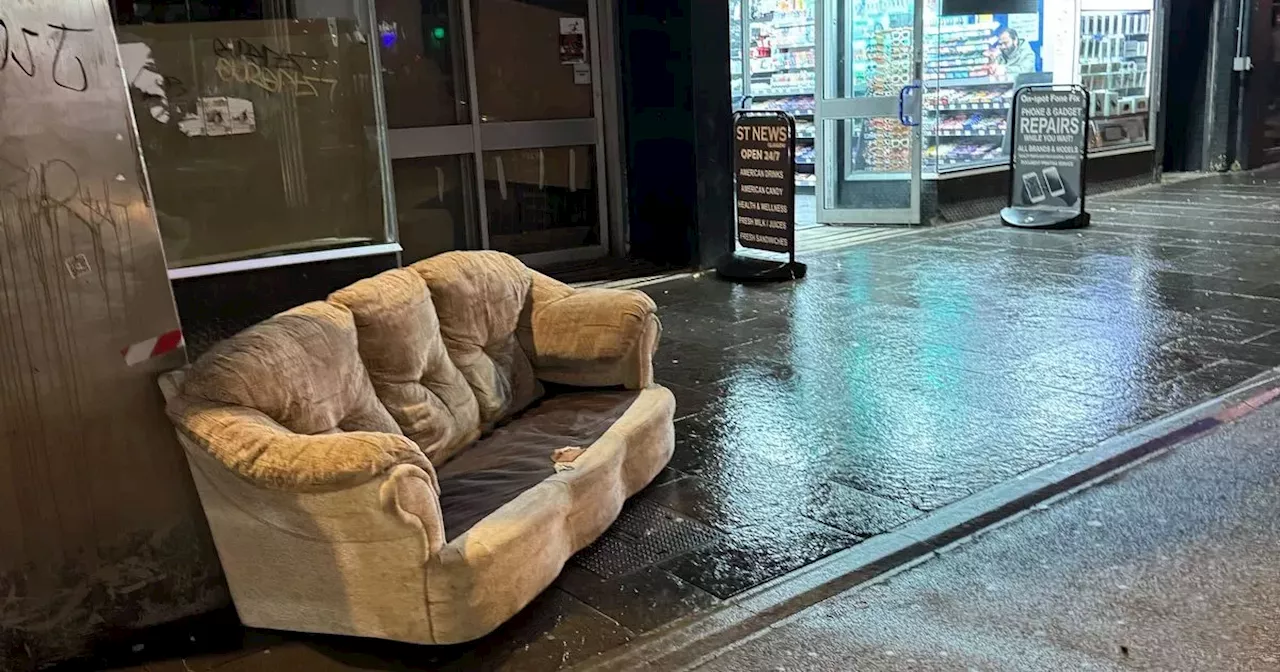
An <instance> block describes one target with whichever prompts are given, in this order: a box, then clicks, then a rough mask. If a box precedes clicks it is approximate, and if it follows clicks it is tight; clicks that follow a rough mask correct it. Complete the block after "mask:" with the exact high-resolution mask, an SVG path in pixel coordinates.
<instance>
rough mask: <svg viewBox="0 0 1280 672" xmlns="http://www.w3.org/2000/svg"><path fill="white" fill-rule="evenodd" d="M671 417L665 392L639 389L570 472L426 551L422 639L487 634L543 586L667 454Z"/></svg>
mask: <svg viewBox="0 0 1280 672" xmlns="http://www.w3.org/2000/svg"><path fill="white" fill-rule="evenodd" d="M674 414H675V397H673V396H672V394H671V392H670V391H669V390H667V389H666V388H663V387H657V386H654V387H648V388H645V389H643V390H640V391H639V394H638V395H637V396H636V397H635V399H634V401H632V402H631V403H629V404H626V408H625V411H624V412H623V414H622V416H621V417H619V418H618V419H617V421H616V422H613V423H612V425H611V426H610V427H609V428H608V429H607V430H606V431H605V433H604V434H603V435H602V436H600V438H598V439H596V441H595V442H594V443H593V444H591V445H590V446H589V447H587V449H586V451H585V452H583V453H582V454H581V455H580V456H578V458H577V459H576V460H574V462H573V469H572V470H568V471H561V472H559V473H555V474H552V475H550V476H547V477H546V478H543V479H542V480H541V481H539V482H538V483H536V484H535V485H533V487H531V488H529V489H527V490H524V491H523V492H521V493H520V494H519V495H517V496H516V497H515V499H512V500H511V501H509V502H507V503H506V504H503V505H502V506H500V507H498V509H497V510H496V511H494V512H492V513H490V514H488V515H487V516H485V517H484V518H483V519H481V520H479V521H478V522H476V523H475V524H474V525H472V526H471V527H470V528H469V529H467V530H466V531H464V532H462V533H461V534H457V536H455V537H454V538H452V539H450V540H449V541H448V543H446V544H445V545H444V547H443V548H442V549H440V551H439V552H437V553H435V554H433V555H432V556H431V557H430V558H429V559H428V560H427V565H426V575H427V605H428V609H429V611H430V614H431V625H432V641H434V642H436V643H440V644H450V643H456V642H463V641H467V640H471V639H476V638H478V637H481V636H483V635H485V634H486V633H489V632H492V631H493V629H494V628H496V627H498V626H499V625H500V624H502V623H503V622H504V621H506V620H507V619H508V618H511V616H513V615H515V614H516V613H517V612H519V611H520V610H521V609H523V608H524V607H525V606H526V605H528V604H529V602H531V601H532V600H533V598H534V597H536V596H537V595H538V593H540V592H542V591H543V590H545V589H546V587H547V586H549V585H551V583H552V581H554V580H555V578H556V576H558V575H559V574H560V570H561V569H562V568H563V567H564V563H565V562H566V561H567V560H568V559H569V557H570V556H572V555H573V554H574V553H576V552H578V551H580V550H582V549H583V548H585V547H586V546H587V545H588V544H590V543H591V542H593V541H595V540H596V539H597V538H599V536H600V535H601V534H602V533H603V532H604V531H605V529H607V528H608V527H609V524H610V523H612V522H613V521H614V520H615V519H617V517H618V512H619V511H621V510H622V504H623V502H625V501H626V499H627V497H630V496H631V495H633V494H635V493H636V492H638V491H639V490H640V489H641V488H643V487H644V486H645V485H647V484H648V483H649V482H650V481H652V480H653V477H654V476H656V475H657V474H658V472H659V471H661V470H662V467H663V466H665V465H666V464H667V461H668V460H670V459H671V452H672V449H673V448H674V446H675V425H674V424H673V422H672V418H673V416H674ZM557 443H559V442H557ZM468 452H470V450H468V451H464V452H463V453H462V454H463V455H466V454H467V453H468ZM549 461H550V459H549V458H548V462H549ZM445 466H446V467H447V466H448V464H446V465H445ZM442 480H443V478H442Z"/></svg>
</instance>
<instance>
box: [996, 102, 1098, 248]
mask: <svg viewBox="0 0 1280 672" xmlns="http://www.w3.org/2000/svg"><path fill="white" fill-rule="evenodd" d="M1012 121H1013V129H1012V132H1013V143H1012V144H1013V154H1012V156H1011V157H1010V172H1011V174H1010V186H1009V207H1007V208H1005V209H1004V210H1003V211H1001V213H1000V214H1001V218H1002V219H1003V220H1004V223H1005V224H1008V225H1010V226H1020V227H1025V228H1076V227H1082V226H1087V225H1088V223H1089V215H1088V213H1087V212H1085V209H1084V191H1085V169H1086V164H1087V161H1088V157H1087V156H1086V153H1085V148H1086V143H1087V136H1088V127H1089V94H1088V92H1087V91H1085V90H1084V89H1082V88H1080V87H1078V86H1052V85H1047V86H1043V87H1034V86H1031V87H1024V88H1022V89H1019V90H1018V92H1017V94H1016V95H1015V96H1014V105H1013V119H1012Z"/></svg>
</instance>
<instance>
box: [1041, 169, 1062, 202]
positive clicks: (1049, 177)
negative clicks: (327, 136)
mask: <svg viewBox="0 0 1280 672" xmlns="http://www.w3.org/2000/svg"><path fill="white" fill-rule="evenodd" d="M1041 172H1043V173H1044V181H1045V183H1046V184H1048V185H1049V194H1050V195H1051V196H1063V195H1065V194H1066V193H1067V185H1065V184H1063V183H1062V175H1061V174H1060V173H1059V172H1058V167H1057V166H1049V167H1048V168H1045V169H1044V170H1043V171H1041Z"/></svg>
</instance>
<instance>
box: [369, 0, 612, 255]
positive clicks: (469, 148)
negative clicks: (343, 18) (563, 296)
mask: <svg viewBox="0 0 1280 672" xmlns="http://www.w3.org/2000/svg"><path fill="white" fill-rule="evenodd" d="M376 2H377V0H372V1H371V2H370V5H371V6H372V5H376ZM454 2H455V3H456V5H455V6H456V7H457V9H458V13H459V14H460V15H461V24H462V25H461V26H460V28H461V31H460V32H461V33H462V35H463V39H462V53H461V54H459V55H460V56H461V57H462V61H463V64H462V65H463V67H462V68H461V69H460V70H461V73H458V74H463V75H464V76H465V77H466V84H467V86H466V89H467V91H466V96H465V103H466V105H467V106H468V108H469V110H470V119H469V120H468V122H467V123H460V124H453V125H446V126H421V127H415V128H393V129H389V130H388V131H387V155H388V163H390V161H394V160H397V159H411V158H425V157H441V156H466V155H470V156H471V159H472V166H473V171H474V172H473V175H474V177H473V179H474V182H472V183H471V185H470V189H469V190H468V192H469V193H470V194H474V198H467V206H468V208H471V207H473V204H474V208H475V213H474V214H475V216H474V217H473V218H470V219H471V221H472V222H474V224H475V225H476V226H475V229H476V231H477V232H478V240H474V241H469V242H471V243H473V244H474V245H475V246H477V247H479V248H480V249H486V250H487V249H490V241H489V238H490V232H489V212H488V207H487V194H486V193H485V189H484V184H485V163H484V153H485V152H488V151H503V150H518V149H551V148H557V147H579V146H588V147H590V148H591V149H592V150H593V152H594V157H595V180H594V185H593V188H594V189H595V190H596V195H597V199H596V210H597V218H596V221H597V224H596V226H597V229H598V237H599V241H600V242H599V243H597V244H595V245H589V246H586V247H576V248H568V249H561V250H551V251H547V252H536V253H531V254H526V255H520V259H521V261H523V262H525V263H527V264H530V265H541V264H547V263H554V262H557V261H574V260H581V259H594V258H599V257H603V256H606V255H607V254H608V252H609V249H610V243H611V235H610V234H611V227H610V225H609V223H610V221H611V220H612V218H611V217H610V208H609V204H610V193H612V191H614V187H615V185H614V183H613V181H611V180H610V179H609V178H610V176H611V174H612V173H613V172H614V171H611V170H610V169H609V167H610V166H611V165H613V163H614V162H616V161H617V157H616V156H614V154H613V153H612V152H609V151H607V150H608V147H607V143H606V139H605V132H604V129H605V119H606V116H607V110H606V106H605V104H604V96H603V93H602V89H603V88H604V86H605V82H604V80H605V78H606V77H612V74H613V73H612V72H605V71H604V69H603V68H602V67H601V63H602V60H603V57H602V54H601V50H602V44H606V43H607V44H612V43H613V42H612V40H613V36H612V33H610V34H609V35H605V34H604V33H603V32H602V28H603V27H604V26H605V25H608V24H604V23H602V21H601V17H600V7H599V2H600V0H587V17H586V19H587V47H588V50H589V59H588V63H589V64H590V66H591V99H592V115H591V116H590V117H580V118H573V119H549V120H540V121H513V122H488V123H486V122H483V121H481V118H480V102H479V93H478V91H477V76H476V59H475V56H476V47H475V34H474V32H473V30H472V16H473V15H472V0H454ZM375 25H376V24H375ZM610 62H612V59H610ZM565 67H569V66H565ZM458 70H459V68H457V66H456V64H455V72H457V71H458ZM609 85H610V86H612V82H610V83H609ZM378 95H382V94H381V90H379V94H378ZM613 116H614V118H616V115H613ZM391 203H393V204H394V198H393V199H392V201H391ZM392 219H393V221H394V220H395V215H394V213H393V217H392Z"/></svg>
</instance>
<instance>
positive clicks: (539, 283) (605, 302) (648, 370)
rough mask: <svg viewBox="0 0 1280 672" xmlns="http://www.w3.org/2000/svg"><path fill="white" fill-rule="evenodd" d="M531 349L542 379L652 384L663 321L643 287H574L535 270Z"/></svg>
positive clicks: (586, 384) (631, 385) (581, 383)
mask: <svg viewBox="0 0 1280 672" xmlns="http://www.w3.org/2000/svg"><path fill="white" fill-rule="evenodd" d="M532 294H533V301H532V303H533V305H532V314H531V316H530V325H531V331H532V333H531V335H530V343H529V355H530V358H531V359H532V360H533V368H534V373H535V374H536V375H537V376H538V378H540V379H541V380H545V381H547V382H552V383H561V384H565V385H575V386H579V387H610V386H614V385H622V386H624V387H626V388H628V389H633V390H635V389H642V388H645V387H648V386H650V385H652V384H653V354H654V352H655V351H656V350H657V348H658V339H659V337H660V335H661V333H662V325H661V323H660V322H659V321H658V317H657V314H656V313H657V306H656V305H654V303H653V299H651V298H649V296H648V295H647V294H645V293H644V292H639V291H634V290H616V289H573V288H572V287H569V286H568V285H565V284H564V283H561V282H559V281H557V280H553V279H552V278H549V277H547V276H545V275H542V274H541V273H537V272H534V273H533V291H532Z"/></svg>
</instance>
